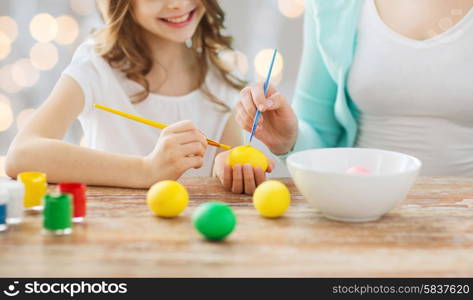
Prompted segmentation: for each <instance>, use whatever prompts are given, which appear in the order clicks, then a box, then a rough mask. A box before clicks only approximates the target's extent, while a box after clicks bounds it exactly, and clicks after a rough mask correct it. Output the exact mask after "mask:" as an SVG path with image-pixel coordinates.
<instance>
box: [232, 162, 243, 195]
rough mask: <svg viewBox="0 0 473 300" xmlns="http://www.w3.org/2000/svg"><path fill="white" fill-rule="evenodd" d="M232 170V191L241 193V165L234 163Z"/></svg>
mask: <svg viewBox="0 0 473 300" xmlns="http://www.w3.org/2000/svg"><path fill="white" fill-rule="evenodd" d="M232 172H233V174H232V192H233V193H235V194H241V193H242V192H243V172H242V169H241V165H234V166H233V171H232Z"/></svg>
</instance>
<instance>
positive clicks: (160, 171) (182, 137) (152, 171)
mask: <svg viewBox="0 0 473 300" xmlns="http://www.w3.org/2000/svg"><path fill="white" fill-rule="evenodd" d="M206 150H207V138H206V137H205V135H204V134H203V133H202V132H201V131H200V130H199V129H197V128H196V127H195V125H194V124H193V123H192V121H181V122H178V123H175V124H173V125H171V126H169V127H167V128H165V129H164V130H163V131H162V132H161V136H160V137H159V140H158V143H157V144H156V147H155V148H154V150H153V152H151V153H150V154H149V155H147V156H146V157H145V158H144V160H143V161H144V164H145V169H146V170H148V174H149V177H150V180H151V181H152V183H155V182H157V181H159V180H164V179H171V180H176V179H178V178H179V177H180V176H181V175H182V174H183V173H184V172H185V171H187V170H189V169H191V168H194V169H198V168H200V167H202V165H203V163H204V155H205V151H206Z"/></svg>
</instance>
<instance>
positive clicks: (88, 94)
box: [63, 40, 239, 176]
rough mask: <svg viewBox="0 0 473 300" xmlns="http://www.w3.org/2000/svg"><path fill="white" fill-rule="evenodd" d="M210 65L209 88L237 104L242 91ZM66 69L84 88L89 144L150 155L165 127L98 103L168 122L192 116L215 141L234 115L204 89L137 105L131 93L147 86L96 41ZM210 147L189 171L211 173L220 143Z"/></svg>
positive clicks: (84, 121) (83, 48)
mask: <svg viewBox="0 0 473 300" xmlns="http://www.w3.org/2000/svg"><path fill="white" fill-rule="evenodd" d="M210 69H211V71H209V73H208V75H207V78H206V80H205V83H206V84H207V87H208V89H209V91H211V92H212V93H213V94H214V95H215V96H216V97H217V98H218V99H219V100H220V101H222V102H224V103H225V104H227V105H228V106H229V107H230V108H233V107H234V106H235V104H236V102H237V100H238V95H239V93H238V91H236V90H235V89H233V88H231V87H230V86H229V85H228V84H226V83H225V82H224V81H223V78H221V76H220V75H219V74H218V73H217V71H215V70H214V69H213V68H210ZM63 74H66V75H68V76H70V77H72V78H73V79H74V80H75V81H77V83H78V84H79V85H80V87H81V88H82V91H83V93H84V97H85V99H84V101H85V106H84V109H83V111H82V112H81V114H80V115H79V121H80V123H81V125H82V128H83V130H84V137H85V142H86V146H87V147H90V148H93V149H97V150H103V151H108V152H115V153H122V154H129V155H137V156H145V155H148V154H149V153H150V152H151V151H152V150H153V149H154V148H155V145H156V143H157V141H158V138H159V135H160V132H161V130H159V129H156V128H154V127H150V126H148V125H145V124H141V123H137V122H135V121H131V120H129V119H125V118H123V117H120V116H117V115H114V114H111V113H108V112H105V111H103V110H99V109H96V108H94V107H93V104H94V103H98V104H102V105H105V106H108V107H111V108H114V109H117V110H120V111H123V112H127V113H131V114H134V115H139V116H142V117H144V118H147V119H151V120H155V121H158V122H160V123H164V124H168V125H170V124H173V123H176V122H178V121H182V120H192V121H193V122H194V123H195V124H196V126H197V127H198V128H199V129H201V130H202V131H203V132H205V134H206V135H207V137H208V138H210V139H213V140H220V138H221V137H222V134H223V130H224V127H225V125H226V123H227V121H228V119H229V117H230V115H231V114H230V112H222V108H221V107H220V106H218V105H217V104H215V103H213V102H211V101H210V100H209V99H208V97H206V96H205V94H203V93H202V92H201V91H200V90H195V91H193V92H191V93H189V94H187V95H184V96H179V97H170V96H162V95H157V94H150V95H149V97H148V98H147V99H145V100H144V101H142V102H140V103H138V104H132V103H131V100H130V97H129V96H130V95H133V94H135V93H136V92H137V91H140V90H142V87H141V86H140V85H139V84H138V83H136V82H134V81H131V80H129V79H127V78H126V76H125V74H124V73H122V72H120V71H119V70H116V69H114V68H112V67H111V66H110V65H109V64H108V63H107V62H106V61H105V60H104V59H103V58H102V57H100V56H98V55H97V54H96V52H95V49H94V41H92V40H88V41H86V42H85V43H83V44H82V45H81V46H79V47H78V49H77V50H76V52H75V54H74V56H73V58H72V62H71V64H70V65H69V66H68V67H67V68H66V69H65V70H64V72H63ZM207 149H208V150H207V152H206V154H205V157H204V166H203V167H202V168H200V169H198V170H195V169H190V170H188V171H187V172H186V173H185V174H184V176H210V175H211V170H212V165H213V161H214V158H215V154H216V151H217V148H216V147H212V146H209V147H208V148H207Z"/></svg>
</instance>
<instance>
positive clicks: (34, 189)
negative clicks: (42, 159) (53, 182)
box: [18, 172, 48, 210]
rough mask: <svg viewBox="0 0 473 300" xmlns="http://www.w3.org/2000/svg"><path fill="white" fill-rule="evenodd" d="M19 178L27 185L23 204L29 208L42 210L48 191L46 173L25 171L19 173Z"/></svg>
mask: <svg viewBox="0 0 473 300" xmlns="http://www.w3.org/2000/svg"><path fill="white" fill-rule="evenodd" d="M18 180H20V181H21V182H23V184H24V185H25V195H24V197H23V205H24V206H25V209H28V210H40V209H41V207H42V201H43V197H44V195H46V193H47V191H48V182H47V180H46V174H44V173H41V172H23V173H20V174H18Z"/></svg>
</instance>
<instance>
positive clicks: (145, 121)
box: [94, 104, 232, 150]
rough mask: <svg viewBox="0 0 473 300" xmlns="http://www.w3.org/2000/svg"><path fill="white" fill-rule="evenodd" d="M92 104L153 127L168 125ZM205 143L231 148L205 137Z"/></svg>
mask: <svg viewBox="0 0 473 300" xmlns="http://www.w3.org/2000/svg"><path fill="white" fill-rule="evenodd" d="M94 106H95V107H96V108H99V109H102V110H105V111H108V112H110V113H112V114H116V115H119V116H122V117H125V118H127V119H130V120H133V121H137V122H140V123H143V124H146V125H149V126H152V127H155V128H159V129H164V128H166V127H168V125H166V124H162V123H159V122H156V121H152V120H148V119H145V118H142V117H139V116H135V115H132V114H128V113H125V112H122V111H119V110H116V109H113V108H110V107H106V106H103V105H100V104H94ZM207 143H208V144H209V145H211V146H215V147H220V148H223V149H227V150H228V149H231V148H232V147H230V146H228V145H225V144H220V143H219V142H216V141H213V140H211V139H207Z"/></svg>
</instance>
